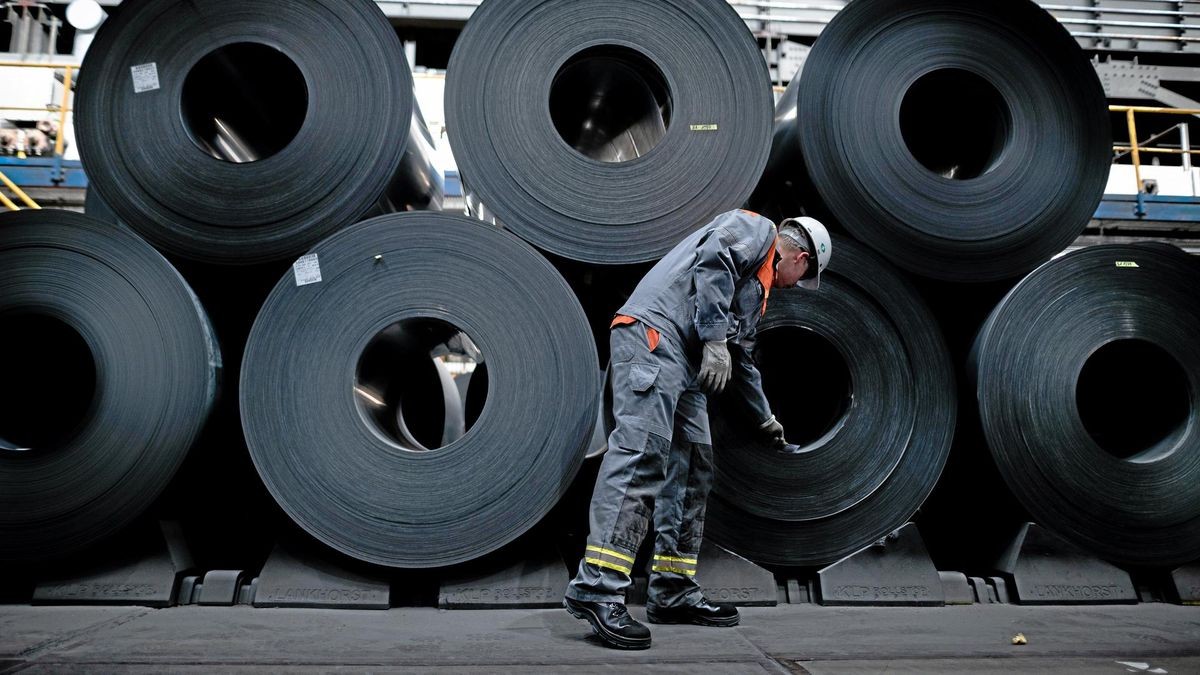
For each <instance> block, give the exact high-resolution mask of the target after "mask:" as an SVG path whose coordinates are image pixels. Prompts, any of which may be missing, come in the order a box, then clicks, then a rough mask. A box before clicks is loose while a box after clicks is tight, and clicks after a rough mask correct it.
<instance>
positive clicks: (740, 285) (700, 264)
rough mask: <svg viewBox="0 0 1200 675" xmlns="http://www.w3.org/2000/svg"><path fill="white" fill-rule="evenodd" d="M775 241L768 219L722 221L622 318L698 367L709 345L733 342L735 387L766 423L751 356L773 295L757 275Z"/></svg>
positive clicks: (638, 295) (688, 247)
mask: <svg viewBox="0 0 1200 675" xmlns="http://www.w3.org/2000/svg"><path fill="white" fill-rule="evenodd" d="M775 240H776V230H775V224H774V223H772V222H771V221H770V220H768V219H766V218H763V217H762V216H759V215H757V214H753V213H750V212H748V211H730V212H729V213H724V214H721V215H719V216H717V217H716V219H715V220H713V221H712V222H711V223H709V224H708V225H706V226H705V227H703V228H701V229H700V230H698V231H696V232H694V233H693V234H692V235H691V236H689V237H688V238H687V239H684V240H683V241H682V242H681V243H680V244H679V245H678V246H676V247H675V248H674V249H672V250H671V252H670V253H668V254H667V255H666V257H664V258H663V259H662V260H661V261H659V263H658V264H657V265H655V266H654V268H653V269H651V270H650V272H649V273H648V274H647V275H646V276H645V278H643V279H642V281H641V283H640V284H638V287H637V290H635V291H634V292H633V295H632V296H630V298H629V302H627V303H626V304H625V306H624V307H622V308H621V311H620V314H621V315H623V316H630V317H633V318H635V319H637V320H639V321H641V322H642V323H644V324H646V325H647V326H650V327H651V328H654V329H655V330H657V331H659V332H660V333H662V334H663V336H664V337H666V338H667V339H668V340H670V341H671V342H673V343H674V344H675V346H676V348H681V349H683V350H685V352H686V353H687V354H688V358H689V360H691V361H696V362H698V361H699V355H700V353H701V349H700V348H701V345H702V344H703V343H705V342H711V341H714V340H728V342H729V346H730V353H731V354H732V355H733V364H734V368H733V371H734V372H733V382H732V384H733V385H734V387H735V388H736V389H737V390H738V391H740V392H741V394H742V395H743V397H744V398H745V400H746V403H747V404H748V405H749V406H750V409H751V412H752V413H753V414H754V415H756V416H757V417H758V418H759V420H760V421H766V420H767V419H768V418H769V417H770V416H771V406H770V404H769V403H768V402H767V398H766V396H765V395H764V394H763V391H762V376H761V375H760V374H759V372H758V368H757V367H755V365H754V360H753V358H752V357H751V354H752V353H753V350H754V335H755V332H756V331H757V330H758V322H759V320H760V319H761V318H762V314H763V307H764V298H765V297H766V293H767V289H765V288H763V284H762V282H761V281H760V280H759V278H758V272H759V270H760V269H761V268H762V266H763V265H764V264H765V263H766V262H767V254H768V253H770V251H771V247H772V246H773V245H774V244H775ZM771 262H772V263H773V262H774V261H771Z"/></svg>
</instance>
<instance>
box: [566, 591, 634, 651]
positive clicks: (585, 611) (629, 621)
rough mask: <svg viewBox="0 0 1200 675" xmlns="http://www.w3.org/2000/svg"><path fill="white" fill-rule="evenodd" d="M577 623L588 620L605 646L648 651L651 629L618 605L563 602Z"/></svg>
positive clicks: (577, 601) (611, 603)
mask: <svg viewBox="0 0 1200 675" xmlns="http://www.w3.org/2000/svg"><path fill="white" fill-rule="evenodd" d="M563 606H564V607H566V608H567V611H568V612H570V613H571V614H572V615H573V616H574V617H575V618H576V619H586V620H587V622H588V623H590V624H592V630H594V631H596V635H598V636H599V637H600V639H601V640H603V641H604V644H606V645H608V646H609V647H615V648H617V649H649V648H650V629H649V628H646V627H645V626H643V625H642V624H640V623H638V622H637V620H636V619H634V618H633V617H632V616H629V610H627V609H625V605H622V604H621V603H619V602H584V601H582V600H572V599H571V598H566V599H564V600H563Z"/></svg>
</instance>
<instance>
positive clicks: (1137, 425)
mask: <svg viewBox="0 0 1200 675" xmlns="http://www.w3.org/2000/svg"><path fill="white" fill-rule="evenodd" d="M1075 402H1076V405H1077V407H1078V410H1079V419H1080V421H1081V422H1083V426H1084V428H1085V429H1087V432H1088V434H1089V435H1090V436H1091V437H1092V440H1094V441H1096V443H1097V445H1099V446H1100V447H1101V448H1102V449H1103V450H1104V451H1105V452H1107V453H1108V454H1110V455H1112V456H1113V457H1116V458H1117V459H1122V460H1125V461H1127V462H1135V463H1145V462H1153V461H1157V460H1159V459H1163V458H1165V457H1167V456H1168V455H1170V454H1171V453H1172V452H1173V451H1174V449H1175V446H1176V444H1177V443H1178V441H1179V440H1180V438H1181V437H1182V436H1183V434H1184V433H1185V432H1186V431H1187V428H1188V423H1189V421H1190V417H1191V416H1192V415H1193V414H1194V412H1195V400H1194V396H1193V392H1192V390H1191V385H1190V384H1189V382H1188V376H1187V372H1186V371H1185V370H1184V369H1183V366H1182V365H1180V363H1179V361H1177V360H1176V359H1175V358H1174V357H1173V356H1171V355H1170V354H1168V353H1167V352H1166V350H1164V349H1163V348H1162V347H1159V346H1158V345H1156V344H1153V343H1151V342H1147V341H1145V340H1118V341H1116V342H1110V343H1109V344H1107V345H1105V346H1103V347H1101V348H1100V349H1098V350H1097V351H1096V353H1094V354H1092V356H1091V357H1090V358H1089V359H1088V360H1087V362H1086V363H1084V366H1083V369H1082V370H1081V371H1080V373H1079V380H1078V381H1077V383H1076V386H1075Z"/></svg>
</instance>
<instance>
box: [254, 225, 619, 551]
mask: <svg viewBox="0 0 1200 675" xmlns="http://www.w3.org/2000/svg"><path fill="white" fill-rule="evenodd" d="M318 277H319V281H317V280H316V279H317V278H318ZM309 282H312V283H309ZM298 283H304V284H305V285H298ZM468 357H469V358H468ZM430 358H434V359H439V360H445V361H446V364H447V365H451V364H454V367H455V369H456V370H458V371H464V372H465V371H466V367H465V366H464V364H465V363H467V362H470V363H471V364H472V365H473V370H472V372H471V381H470V386H469V387H468V388H467V396H466V399H467V400H466V405H465V408H466V414H465V420H464V424H465V425H466V426H468V427H469V428H467V429H466V433H465V435H463V436H462V437H461V438H459V439H457V440H454V441H452V442H451V443H449V444H448V445H444V446H442V447H439V445H440V444H441V443H442V441H443V440H444V439H443V433H444V425H443V419H444V414H443V413H442V412H441V411H440V410H439V409H438V408H439V407H440V406H441V403H442V401H443V396H442V392H443V385H442V382H441V380H440V379H439V376H438V374H437V373H436V372H432V371H433V370H434V369H432V368H428V367H422V366H421V365H420V364H421V363H422V362H424V363H425V364H428V361H429V359H430ZM596 364H597V356H596V350H595V346H594V344H593V343H592V336H591V331H590V330H589V327H588V323H587V319H586V317H585V315H584V313H583V310H582V308H581V307H580V305H579V302H578V301H577V300H576V299H575V297H574V296H573V295H572V293H571V290H570V287H569V286H567V284H566V282H565V281H563V279H562V277H561V276H560V275H559V274H558V273H557V272H556V271H555V270H554V268H553V267H552V266H551V265H550V264H549V263H548V262H547V261H546V260H545V259H544V258H542V257H541V256H540V255H539V254H538V253H537V252H536V251H534V250H533V249H532V248H531V247H529V246H528V245H527V244H525V243H524V242H522V241H520V240H519V239H517V238H516V237H514V236H512V235H511V234H509V233H506V232H503V231H501V230H498V229H496V228H494V227H491V226H489V225H485V224H483V223H480V222H478V221H475V220H471V219H467V218H461V217H454V216H448V215H442V214H421V213H414V214H402V215H392V216H382V217H379V218H375V219H372V220H369V221H366V222H364V223H361V224H359V225H356V226H354V227H351V228H349V229H347V230H345V231H343V232H341V233H339V234H337V235H334V236H333V237H331V238H329V239H328V240H326V241H325V242H322V243H321V244H320V245H318V246H317V247H316V248H315V249H314V250H313V251H312V252H311V253H310V254H309V255H308V256H305V257H304V258H302V259H301V261H299V262H298V263H297V270H296V272H295V273H294V274H289V275H287V276H286V277H285V278H284V279H283V280H281V281H280V282H279V284H278V286H276V287H275V289H274V291H273V292H272V293H271V295H270V297H269V299H268V300H267V302H266V304H265V306H264V307H263V309H262V312H261V314H260V315H259V317H258V320H257V321H256V322H255V325H254V329H253V330H252V331H251V334H250V340H249V343H248V344H247V347H246V352H245V358H244V360H243V363H242V378H241V407H242V417H243V427H244V430H245V433H246V440H247V444H248V446H249V448H250V453H251V455H252V457H253V460H254V463H255V465H256V467H257V468H258V471H259V473H260V474H261V476H262V478H263V480H264V482H265V483H266V485H267V488H268V489H269V490H270V492H271V494H272V495H273V496H274V498H275V499H276V501H278V502H279V504H280V506H282V508H283V510H284V511H285V512H286V513H287V514H288V515H289V516H290V517H291V518H292V519H293V520H295V521H296V522H297V523H298V524H299V525H300V526H301V527H303V528H304V529H305V530H306V531H307V532H309V533H310V534H311V535H313V536H314V537H316V538H317V539H319V540H320V541H322V542H324V543H325V544H327V545H329V546H331V547H332V548H334V549H336V550H338V551H341V552H342V553H345V554H348V555H350V556H353V557H355V558H358V559H360V560H364V561H367V562H371V563H376V564H380V565H385V566H391V567H403V568H427V567H440V566H446V565H452V564H457V563H461V562H465V561H469V560H472V559H475V558H478V557H481V556H483V555H485V554H487V553H489V552H492V551H494V550H496V549H498V548H500V547H501V546H503V545H505V544H507V543H509V542H511V541H513V540H514V539H516V538H517V537H518V536H520V535H521V534H522V533H524V532H526V531H527V530H529V529H530V528H531V527H532V526H533V525H535V524H536V523H537V522H538V521H539V520H540V519H541V518H542V517H543V516H545V515H546V514H547V513H548V512H549V511H550V509H551V508H552V507H553V506H554V505H555V503H556V502H557V500H558V499H559V498H560V497H561V496H562V495H563V493H564V492H565V491H566V489H567V487H568V486H569V485H570V483H571V480H572V478H573V477H574V476H575V474H576V472H577V471H578V469H579V467H580V465H581V463H582V462H583V459H584V455H585V454H586V453H587V451H588V444H589V441H590V439H591V437H592V429H593V425H594V424H595V422H596V410H597V407H598V405H599V395H600V391H601V382H600V378H599V374H598V370H597V367H596ZM476 392H478V394H477V393H476ZM404 420H408V423H405V422H404ZM413 422H416V423H417V424H416V425H414V424H413ZM414 441H415V442H414Z"/></svg>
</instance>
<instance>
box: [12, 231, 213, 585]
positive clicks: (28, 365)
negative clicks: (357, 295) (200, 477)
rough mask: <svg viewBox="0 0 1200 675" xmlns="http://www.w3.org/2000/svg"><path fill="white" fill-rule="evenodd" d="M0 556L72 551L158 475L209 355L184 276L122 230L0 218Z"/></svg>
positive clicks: (200, 422)
mask: <svg viewBox="0 0 1200 675" xmlns="http://www.w3.org/2000/svg"><path fill="white" fill-rule="evenodd" d="M0 269H2V270H4V273H3V274H0V360H2V361H3V365H2V366H0V372H3V373H4V386H3V387H0V563H13V562H32V561H39V560H46V559H51V558H61V557H65V556H69V555H71V554H73V553H76V552H78V551H80V550H82V549H84V548H86V547H88V546H90V545H92V544H94V543H97V542H99V541H100V540H102V539H105V538H107V537H109V536H110V535H112V534H114V533H116V532H117V531H118V530H121V529H122V528H123V527H125V526H126V525H128V524H129V523H130V522H131V521H133V520H134V519H135V518H136V517H137V516H138V515H139V514H141V513H143V512H144V511H145V510H146V509H147V508H148V507H149V506H150V505H151V504H152V503H153V502H154V501H155V499H157V498H158V496H159V494H160V493H161V492H162V491H163V489H164V488H165V487H166V486H167V484H168V482H169V481H170V480H171V478H172V476H173V475H174V474H175V472H176V470H177V469H178V468H179V466H180V464H181V463H182V462H183V459H184V457H185V456H186V455H187V453H188V450H189V449H190V448H191V446H192V444H193V442H194V441H195V440H196V438H197V437H198V435H199V434H200V431H201V429H202V427H203V426H204V424H205V420H206V419H207V417H208V414H209V411H210V410H211V409H212V406H213V403H214V399H215V396H216V392H217V386H218V375H219V372H220V369H221V357H220V353H219V351H218V349H217V346H216V341H215V340H214V338H213V334H212V330H211V328H210V326H209V324H208V319H207V317H206V316H205V314H204V310H203V309H202V308H201V307H200V305H199V303H198V302H197V301H196V300H195V296H194V295H193V294H192V292H191V290H190V289H189V288H188V286H187V284H186V283H185V282H184V281H183V278H182V277H180V276H179V274H178V273H177V272H176V271H175V269H174V268H173V267H171V265H170V264H169V263H168V262H167V261H166V260H165V259H164V258H163V257H162V256H161V255H159V254H158V253H157V252H156V251H155V250H154V249H153V248H151V247H150V245H149V244H147V243H145V242H144V241H142V240H141V239H139V238H138V237H137V236H135V235H134V234H133V233H132V232H129V231H128V230H126V229H124V228H122V227H119V226H115V225H110V224H105V223H101V222H99V221H95V220H92V219H90V218H87V217H85V216H81V215H78V214H74V213H67V212H62V211H50V210H45V211H22V212H19V213H13V214H7V215H2V216H0Z"/></svg>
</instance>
